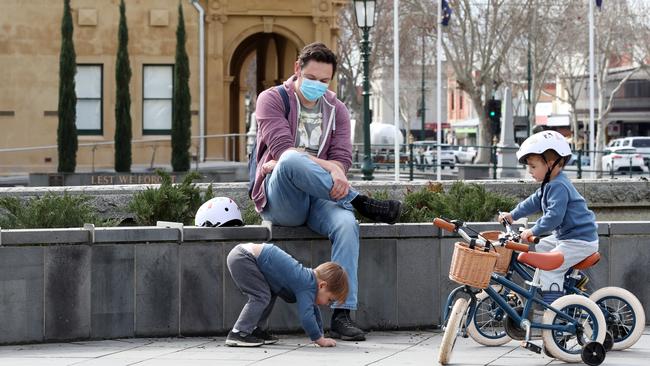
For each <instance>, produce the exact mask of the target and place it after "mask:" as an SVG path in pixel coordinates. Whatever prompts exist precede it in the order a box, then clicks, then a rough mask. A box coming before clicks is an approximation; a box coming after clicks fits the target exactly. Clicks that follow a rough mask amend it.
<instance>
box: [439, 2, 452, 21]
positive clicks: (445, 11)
mask: <svg viewBox="0 0 650 366" xmlns="http://www.w3.org/2000/svg"><path fill="white" fill-rule="evenodd" d="M440 6H441V7H442V21H441V22H440V23H442V25H443V26H445V27H446V26H448V25H449V20H450V19H451V7H450V6H449V2H448V0H441V1H440Z"/></svg>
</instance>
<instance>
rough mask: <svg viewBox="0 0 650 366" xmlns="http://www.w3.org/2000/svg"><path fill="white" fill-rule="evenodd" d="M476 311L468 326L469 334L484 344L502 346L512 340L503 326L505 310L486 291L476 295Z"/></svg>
mask: <svg viewBox="0 0 650 366" xmlns="http://www.w3.org/2000/svg"><path fill="white" fill-rule="evenodd" d="M476 301H477V302H476V311H475V312H474V317H473V318H472V320H471V321H470V322H469V325H468V326H467V334H469V336H470V337H472V339H473V340H475V341H476V342H477V343H480V344H482V345H484V346H490V347H496V346H502V345H504V344H506V343H508V342H510V341H511V340H512V338H510V337H509V336H508V334H507V333H506V331H505V328H504V326H503V321H504V316H505V312H504V311H503V310H502V309H501V308H500V307H499V305H497V303H496V302H495V301H494V300H492V298H491V297H490V296H489V295H488V294H487V293H486V292H485V291H481V292H480V293H478V295H476Z"/></svg>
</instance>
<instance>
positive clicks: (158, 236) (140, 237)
mask: <svg viewBox="0 0 650 366" xmlns="http://www.w3.org/2000/svg"><path fill="white" fill-rule="evenodd" d="M170 241H171V242H178V241H180V232H179V231H178V230H177V229H172V228H163V227H156V226H134V227H102V228H96V229H95V243H107V244H114V243H135V244H137V243H160V242H170Z"/></svg>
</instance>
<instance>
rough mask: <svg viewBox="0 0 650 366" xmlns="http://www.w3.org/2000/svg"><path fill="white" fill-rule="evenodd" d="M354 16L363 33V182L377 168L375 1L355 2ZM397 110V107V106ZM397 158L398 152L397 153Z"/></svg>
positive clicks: (360, 0)
mask: <svg viewBox="0 0 650 366" xmlns="http://www.w3.org/2000/svg"><path fill="white" fill-rule="evenodd" d="M354 15H355V16H356V18H357V26H358V27H359V28H361V31H362V32H363V40H362V41H361V59H362V63H363V165H362V166H361V172H362V173H363V180H372V179H373V176H372V173H373V171H374V170H375V167H374V165H373V163H372V156H371V155H370V83H369V80H368V69H369V58H370V41H369V40H368V37H369V35H368V33H369V31H370V28H371V27H372V26H373V25H375V0H354ZM396 108H397V106H396ZM396 156H397V152H396Z"/></svg>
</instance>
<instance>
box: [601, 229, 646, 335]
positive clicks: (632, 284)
mask: <svg viewBox="0 0 650 366" xmlns="http://www.w3.org/2000/svg"><path fill="white" fill-rule="evenodd" d="M648 244H649V242H648V241H647V240H646V241H642V240H639V237H634V236H622V235H621V236H619V235H616V236H612V237H611V247H610V251H609V254H610V258H609V266H610V273H609V275H610V286H619V287H623V288H624V289H626V290H628V291H630V292H632V293H633V294H634V295H635V296H636V297H638V298H639V300H640V301H641V303H642V304H646V305H644V307H645V312H646V323H647V322H648V319H650V308H649V307H648V306H647V304H648V303H650V288H648V283H650V272H648V263H650V251H648Z"/></svg>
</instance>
